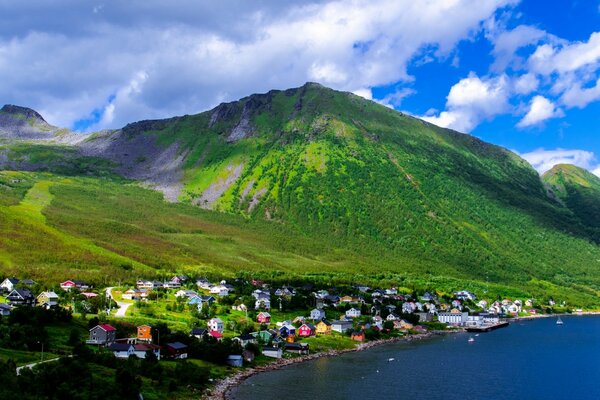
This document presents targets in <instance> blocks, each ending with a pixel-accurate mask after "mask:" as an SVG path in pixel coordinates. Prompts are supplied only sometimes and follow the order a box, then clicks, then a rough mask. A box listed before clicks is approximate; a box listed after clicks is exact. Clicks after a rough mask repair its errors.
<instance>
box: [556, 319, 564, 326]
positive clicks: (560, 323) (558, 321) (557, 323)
mask: <svg viewBox="0 0 600 400" xmlns="http://www.w3.org/2000/svg"><path fill="white" fill-rule="evenodd" d="M562 324H564V322H563V321H562V319H560V317H558V319H557V320H556V325H562Z"/></svg>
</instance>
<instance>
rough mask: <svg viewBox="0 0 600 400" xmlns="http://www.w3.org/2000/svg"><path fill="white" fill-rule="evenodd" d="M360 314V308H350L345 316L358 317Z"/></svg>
mask: <svg viewBox="0 0 600 400" xmlns="http://www.w3.org/2000/svg"><path fill="white" fill-rule="evenodd" d="M360 315H361V313H360V310H359V309H357V308H351V309H349V310H348V311H346V317H348V318H358V317H360Z"/></svg>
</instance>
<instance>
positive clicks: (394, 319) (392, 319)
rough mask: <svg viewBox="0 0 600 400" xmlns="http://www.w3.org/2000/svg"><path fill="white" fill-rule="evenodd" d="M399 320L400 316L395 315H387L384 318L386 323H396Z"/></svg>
mask: <svg viewBox="0 0 600 400" xmlns="http://www.w3.org/2000/svg"><path fill="white" fill-rule="evenodd" d="M399 319H400V316H399V315H398V314H396V313H389V314H388V316H387V317H386V318H385V320H386V321H397V320H399Z"/></svg>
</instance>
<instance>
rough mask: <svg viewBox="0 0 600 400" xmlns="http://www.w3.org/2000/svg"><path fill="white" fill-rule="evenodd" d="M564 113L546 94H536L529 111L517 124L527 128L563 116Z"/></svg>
mask: <svg viewBox="0 0 600 400" xmlns="http://www.w3.org/2000/svg"><path fill="white" fill-rule="evenodd" d="M563 115H564V113H563V112H562V110H560V109H559V108H556V106H555V105H554V103H552V102H551V101H550V100H548V99H547V98H545V97H544V96H539V95H538V96H535V97H534V98H533V99H531V104H530V105H529V111H528V112H527V114H525V116H524V117H523V119H522V120H521V121H519V123H518V124H517V126H518V127H519V128H525V127H528V126H532V125H538V124H541V123H542V122H544V121H546V120H548V119H550V118H557V117H562V116H563Z"/></svg>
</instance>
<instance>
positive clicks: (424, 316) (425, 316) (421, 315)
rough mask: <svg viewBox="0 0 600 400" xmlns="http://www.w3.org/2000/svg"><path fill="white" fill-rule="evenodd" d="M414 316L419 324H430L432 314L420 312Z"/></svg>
mask: <svg viewBox="0 0 600 400" xmlns="http://www.w3.org/2000/svg"><path fill="white" fill-rule="evenodd" d="M416 315H417V316H418V317H419V322H431V321H433V314H431V313H428V312H420V313H416Z"/></svg>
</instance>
